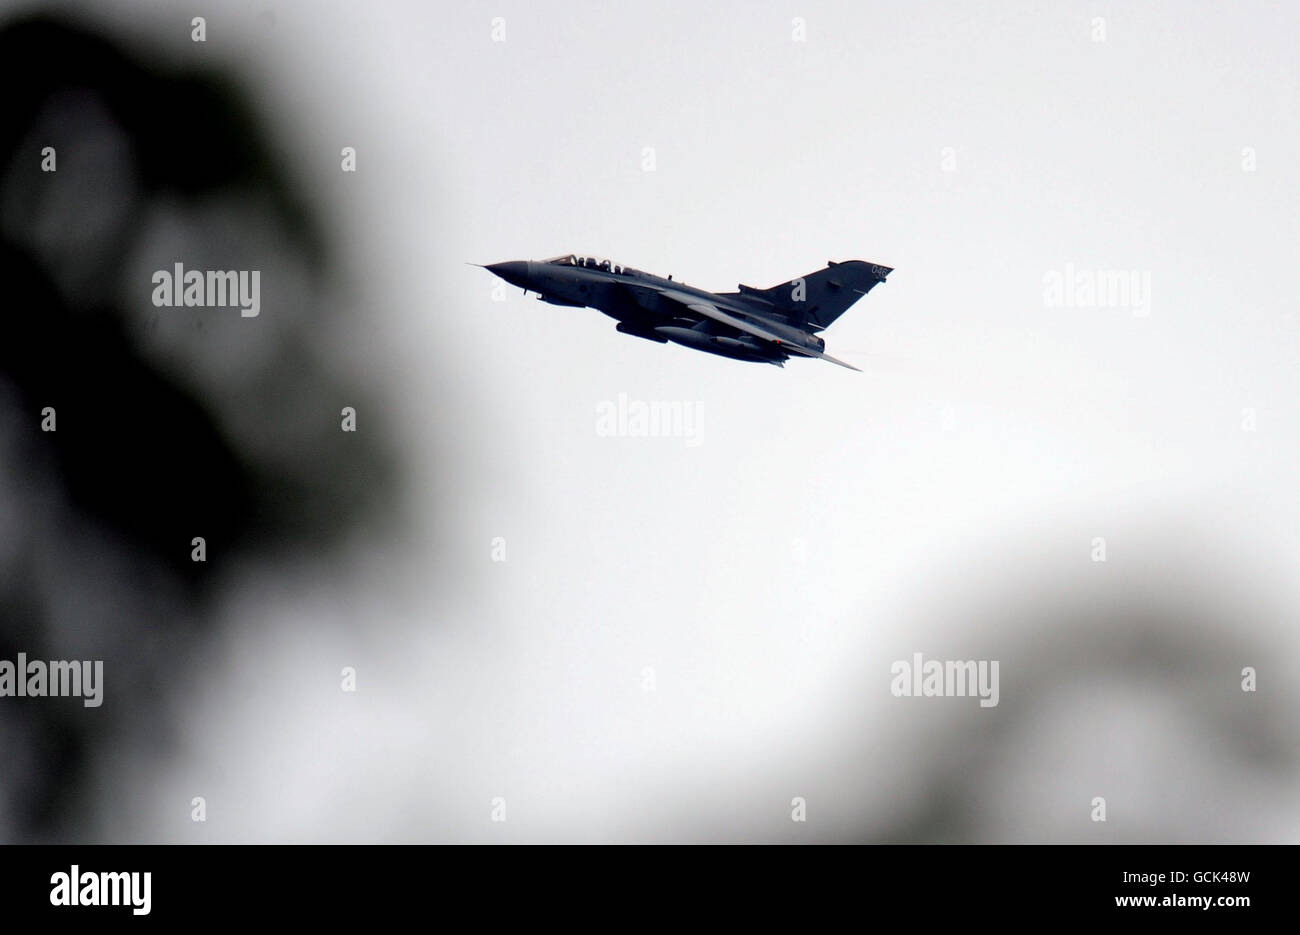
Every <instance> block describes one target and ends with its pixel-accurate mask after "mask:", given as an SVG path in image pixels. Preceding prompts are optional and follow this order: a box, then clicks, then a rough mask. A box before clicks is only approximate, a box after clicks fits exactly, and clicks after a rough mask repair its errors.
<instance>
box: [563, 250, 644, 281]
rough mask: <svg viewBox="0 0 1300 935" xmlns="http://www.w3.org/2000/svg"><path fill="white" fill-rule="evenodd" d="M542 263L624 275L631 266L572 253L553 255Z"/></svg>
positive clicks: (630, 269) (628, 271) (629, 271)
mask: <svg viewBox="0 0 1300 935" xmlns="http://www.w3.org/2000/svg"><path fill="white" fill-rule="evenodd" d="M542 262H543V263H549V264H551V265H552V266H580V267H584V268H586V269H599V270H604V271H605V272H607V273H617V274H618V275H620V276H621V275H626V274H628V273H631V272H632V267H630V266H622V265H620V264H618V263H614V262H611V261H610V260H606V259H603V258H601V257H596V256H577V255H575V254H572V253H566V254H564V255H563V256H553V257H551V258H550V259H549V260H543V261H542Z"/></svg>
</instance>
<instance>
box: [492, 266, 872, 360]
mask: <svg viewBox="0 0 1300 935" xmlns="http://www.w3.org/2000/svg"><path fill="white" fill-rule="evenodd" d="M474 265H477V264H474ZM483 268H484V269H487V270H489V271H491V272H492V273H495V274H496V275H497V276H500V277H501V278H502V279H504V280H505V281H506V282H508V283H510V284H512V285H515V286H519V287H520V288H522V289H523V290H524V294H525V295H527V294H528V293H529V292H535V293H537V298H539V299H540V300H542V301H543V302H549V303H550V304H552V305H566V306H571V307H574V308H587V307H590V308H595V309H597V310H599V311H601V312H603V313H604V314H606V315H608V316H609V317H610V318H613V319H615V320H616V321H618V324H617V325H616V326H615V330H616V331H621V332H622V333H623V334H631V335H635V336H636V337H638V338H646V339H647V340H650V341H657V342H659V343H660V344H666V343H667V342H669V341H672V342H674V343H675V344H682V345H685V346H686V347H691V348H695V349H696V350H698V351H706V352H708V353H710V354H719V355H721V356H723V357H731V358H734V359H736V360H749V361H756V362H759V363H766V364H775V365H776V366H778V367H781V366H784V365H785V361H787V360H789V359H790V358H791V357H794V356H798V357H816V358H820V359H821V360H828V361H830V362H831V363H833V364H839V365H840V366H841V367H848V368H849V369H850V370H858V368H857V367H854V366H853V365H852V364H846V363H845V362H844V361H842V360H836V359H835V358H834V357H832V356H830V355H829V354H827V353H826V352H825V348H826V342H825V341H824V340H822V339H821V338H820V337H818V336H817V335H816V333H815V332H818V331H821V330H823V329H825V328H827V327H829V326H830V325H831V323H832V322H834V321H835V319H837V318H839V317H840V316H841V315H843V314H844V313H845V311H847V310H848V308H849V306H851V305H852V304H853V303H854V302H856V301H857V300H858V299H860V298H862V297H863V296H864V295H866V294H867V293H868V292H870V291H871V289H872V287H873V286H875V285H876V284H877V283H882V282H884V281H885V277H886V276H888V275H889V274H890V273H891V272H893V269H892V268H891V267H888V266H878V265H876V264H875V263H866V262H864V261H862V260H846V261H844V262H842V263H836V262H833V261H832V262H830V263H828V264H827V265H826V268H825V269H820V270H818V271H817V272H815V273H809V274H808V275H807V276H803V277H800V278H799V279H792V280H791V281H790V282H785V283H782V284H781V285H779V286H773V287H772V288H770V289H755V288H754V287H753V286H745V285H741V286H740V287H739V289H740V291H739V292H722V293H714V292H705V291H704V290H703V289H696V288H695V287H694V286H688V285H686V284H685V283H681V282H674V281H673V278H672V276H669V277H668V278H667V279H663V278H661V277H659V276H655V275H653V274H651V273H643V272H641V270H637V269H633V268H632V267H630V266H621V265H619V264H617V263H611V262H610V261H609V260H602V259H598V258H596V257H590V256H577V255H575V254H566V255H565V256H557V257H552V258H551V259H549V260H540V261H533V260H510V261H507V262H504V263H492V264H490V265H487V266H484V267H483ZM859 372H860V371H859Z"/></svg>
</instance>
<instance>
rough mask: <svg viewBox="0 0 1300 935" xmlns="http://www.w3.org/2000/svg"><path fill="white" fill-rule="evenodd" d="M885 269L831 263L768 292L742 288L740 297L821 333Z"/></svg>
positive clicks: (856, 262)
mask: <svg viewBox="0 0 1300 935" xmlns="http://www.w3.org/2000/svg"><path fill="white" fill-rule="evenodd" d="M892 272H893V269H892V268H891V267H888V266H879V265H877V264H875V263H866V262H864V261H862V260H846V261H844V262H843V263H836V262H835V261H833V260H832V261H831V262H830V263H828V264H827V266H826V268H825V269H820V270H818V271H817V272H815V273H809V274H808V275H807V276H800V277H799V278H798V279H792V280H790V281H789V282H783V283H781V285H779V286H773V287H772V288H770V289H755V288H753V287H752V286H741V287H740V294H741V295H749V296H754V297H755V298H758V299H760V300H762V301H763V302H764V303H765V304H769V305H771V306H772V307H773V308H774V309H776V310H778V311H780V312H782V313H783V314H785V315H787V316H789V318H790V323H791V324H794V325H799V326H803V327H806V328H807V329H808V330H809V331H821V330H822V329H823V328H827V327H829V326H830V325H831V323H832V322H834V321H835V319H837V318H839V317H840V316H841V315H843V314H844V313H845V312H846V311H848V310H849V306H851V305H852V304H853V303H854V302H856V301H858V299H860V298H862V297H863V296H864V295H866V294H867V293H868V292H870V291H871V290H872V289H873V288H874V287H875V286H876V285H878V284H879V283H882V282H884V281H885V277H886V276H888V275H889V274H890V273H892Z"/></svg>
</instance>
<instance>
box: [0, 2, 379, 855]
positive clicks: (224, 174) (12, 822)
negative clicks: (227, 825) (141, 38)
mask: <svg viewBox="0 0 1300 935" xmlns="http://www.w3.org/2000/svg"><path fill="white" fill-rule="evenodd" d="M0 82H2V83H3V87H4V89H5V90H4V93H3V95H0V205H2V206H3V212H4V219H5V223H4V224H3V226H0V281H3V283H4V285H5V293H4V295H5V299H6V302H5V315H4V328H3V332H2V333H0V444H2V445H4V446H5V448H6V449H7V450H6V451H5V452H4V455H5V457H4V459H3V461H0V465H3V470H5V471H6V472H7V474H8V475H9V476H8V477H7V478H5V481H6V484H7V486H8V489H9V491H10V501H9V502H8V503H6V502H5V501H4V499H3V498H0V509H14V510H16V507H17V506H21V507H22V509H21V510H20V511H16V516H17V518H16V519H15V517H14V516H11V520H13V522H11V523H9V524H7V525H6V524H0V539H2V538H3V537H5V536H8V537H9V538H10V541H9V542H7V543H6V542H3V541H0V557H3V567H0V659H11V660H12V659H15V658H16V656H17V654H18V653H19V652H25V653H26V654H27V655H28V657H29V658H41V659H61V658H71V659H89V658H104V659H105V686H106V687H105V701H104V704H103V706H102V707H100V708H98V709H88V708H84V707H83V706H82V705H81V704H80V702H79V701H76V700H73V699H31V698H24V699H16V698H6V699H0V754H3V756H4V758H5V760H6V762H7V764H8V765H7V767H6V770H5V771H4V773H3V776H2V778H0V837H3V838H4V839H6V840H61V839H71V840H81V839H83V838H82V837H81V835H82V834H84V830H85V828H86V827H87V826H92V827H93V825H94V816H93V814H90V812H89V811H88V810H89V809H91V808H92V807H93V806H92V804H91V803H90V802H89V801H87V795H86V793H87V789H88V782H89V773H90V768H91V764H92V762H93V760H94V759H95V757H94V755H95V754H96V753H101V752H104V751H103V750H102V749H97V745H102V744H107V743H112V742H113V740H112V738H113V737H115V736H118V735H120V734H121V733H122V732H123V730H124V729H128V732H132V733H138V732H139V731H141V730H145V731H146V732H149V733H152V732H153V731H154V730H155V729H156V730H157V732H158V739H157V742H158V743H162V744H165V743H167V742H168V741H167V720H168V718H167V712H166V711H165V710H162V706H163V705H164V700H163V696H162V691H163V690H164V689H166V688H167V686H168V685H169V684H172V683H174V681H175V680H176V679H178V678H183V677H184V676H183V672H184V668H185V666H186V665H188V664H189V663H190V662H192V659H191V658H190V657H191V656H192V655H193V653H194V652H195V651H196V649H195V647H196V646H197V645H198V643H199V642H201V640H202V639H203V638H204V637H205V636H208V635H210V630H211V627H212V620H213V615H212V613H211V610H212V607H213V606H214V599H215V598H217V597H219V596H220V593H221V588H222V587H223V586H226V585H228V584H229V581H228V575H229V574H237V573H238V569H240V568H242V567H245V565H246V563H248V562H250V561H254V562H257V563H259V565H260V566H261V567H266V565H267V564H273V563H276V562H283V561H292V562H293V563H295V566H296V567H301V564H302V562H303V561H304V560H306V561H325V560H327V559H328V558H329V556H330V555H331V554H332V553H331V549H332V548H333V547H334V546H336V545H338V544H340V543H342V542H343V541H345V540H346V539H347V537H348V536H349V535H352V534H354V533H355V532H356V531H357V530H358V528H359V527H361V526H364V525H365V524H366V523H367V522H370V521H374V520H376V518H377V517H381V518H382V517H386V516H388V515H390V514H391V512H392V506H393V503H394V501H395V493H394V491H395V489H396V466H395V465H396V461H395V458H394V456H393V454H392V452H391V449H390V446H389V445H388V443H387V442H386V440H385V433H384V432H383V430H382V424H381V422H382V420H380V419H379V418H374V417H372V418H369V419H368V420H366V421H364V422H362V424H363V425H364V427H365V431H360V432H357V433H344V432H342V431H340V427H339V419H340V416H339V412H340V409H341V408H342V407H343V406H348V405H350V406H354V407H357V409H358V412H359V413H361V414H362V416H361V418H362V419H366V415H367V414H371V413H374V411H375V409H374V408H369V409H368V407H367V403H368V402H370V393H369V391H368V390H367V389H366V388H364V387H359V386H355V385H352V383H353V382H355V381H353V380H352V379H351V378H349V377H348V376H346V375H345V374H344V373H343V371H344V368H343V366H342V362H341V361H340V360H339V359H338V354H339V351H338V350H337V349H336V348H332V347H331V346H330V345H328V344H327V343H324V342H322V340H321V339H320V338H319V334H320V333H321V331H322V330H323V327H324V324H325V323H324V321H323V318H324V317H325V316H327V315H329V314H330V313H329V312H328V310H324V309H323V307H322V305H321V304H320V303H319V302H318V301H317V300H318V299H319V297H320V296H321V295H322V294H323V293H325V294H327V293H328V290H329V289H330V288H331V285H330V282H329V281H328V279H327V277H326V271H327V270H328V269H329V268H330V265H331V264H332V263H335V262H336V257H334V256H333V255H331V251H330V249H329V246H328V242H327V238H326V237H325V236H324V235H323V234H322V232H321V230H320V229H319V228H318V225H317V223H316V222H315V221H314V220H313V217H312V213H311V211H310V209H309V207H308V203H309V202H308V199H306V198H305V197H304V196H303V194H302V193H301V192H299V191H297V190H296V189H295V186H294V184H293V181H292V180H291V179H290V178H289V177H288V175H287V174H286V171H285V169H284V167H283V166H282V165H277V162H276V160H275V158H274V156H273V153H274V147H273V146H272V145H271V141H270V138H269V135H268V130H267V129H266V127H264V126H263V125H262V123H261V122H260V121H259V119H258V117H257V114H256V113H255V107H254V105H253V102H252V98H250V97H249V95H248V94H246V93H245V92H244V91H242V90H241V89H240V88H239V86H238V84H237V83H236V81H235V80H234V78H233V77H232V76H230V75H226V74H223V73H221V71H220V70H218V69H214V68H212V67H211V66H204V68H203V69H202V70H201V71H200V70H195V71H188V70H179V69H177V68H175V67H164V66H162V65H158V64H155V63H152V62H150V61H147V60H144V58H143V57H142V56H141V54H140V53H139V52H137V51H133V52H128V51H126V48H125V46H122V45H120V44H118V43H116V42H115V41H113V40H110V39H108V38H105V37H103V36H100V35H95V34H93V33H92V32H91V31H88V30H86V29H84V28H82V27H81V26H78V25H73V24H70V23H68V22H62V21H59V20H56V19H51V18H44V17H42V18H34V19H33V18H29V19H24V20H21V21H14V22H10V23H8V24H0ZM52 108H53V113H54V114H55V117H54V118H51V117H50V114H51V112H52V110H51V109H52ZM105 138H110V139H115V140H119V141H121V142H123V143H124V145H116V146H115V147H109V148H108V149H107V150H106V149H105V147H104V145H103V140H104V139H105ZM45 145H53V146H55V147H56V148H57V153H58V160H59V162H58V171H56V172H42V171H41V170H40V166H41V148H42V147H43V146H45ZM94 154H98V155H94ZM97 159H98V160H99V161H96V160H97ZM123 163H125V165H124V164H123ZM124 180H125V181H124ZM159 205H180V206H182V209H184V210H186V211H187V213H185V214H184V218H185V219H186V223H187V224H188V225H190V228H191V229H189V230H187V231H186V238H185V244H178V245H177V253H176V255H175V257H174V259H175V261H178V262H181V261H183V262H185V263H186V266H187V268H204V267H205V266H207V268H220V267H214V266H212V265H209V264H206V263H205V262H204V259H205V254H204V253H203V252H202V250H201V249H200V250H199V251H198V253H197V254H196V253H193V252H191V253H188V254H186V253H185V252H184V247H185V246H186V245H188V246H190V247H192V246H193V245H194V244H198V245H200V247H202V245H203V244H204V243H205V241H211V242H212V243H213V244H216V245H217V248H216V249H217V250H218V252H219V251H220V249H221V246H220V245H221V244H222V243H223V242H225V241H229V240H230V234H229V231H228V230H221V231H217V230H213V231H205V230H204V229H202V225H203V223H204V219H206V218H210V217H219V216H221V215H220V213H219V212H213V211H205V210H204V208H205V207H208V206H213V205H231V206H234V208H233V210H235V211H236V215H235V216H238V217H246V216H251V217H255V218H257V222H256V223H257V227H258V231H257V232H256V233H257V234H258V235H259V236H260V237H261V238H262V241H261V242H265V241H267V240H268V239H269V241H270V242H272V243H274V244H275V245H276V248H275V250H274V255H271V256H264V257H259V258H258V265H257V266H255V267H254V268H260V269H262V282H263V308H262V313H261V315H260V316H259V317H257V318H251V319H241V318H240V317H239V312H238V311H237V310H231V309H216V310H206V311H203V312H202V315H201V313H200V310H195V309H185V308H180V309H169V308H164V309H161V310H158V309H154V308H152V307H151V305H150V303H149V301H148V296H149V294H150V290H151V288H152V287H151V286H150V284H149V282H148V273H145V274H144V277H143V279H142V280H141V281H138V282H137V281H135V280H137V279H140V274H139V272H138V270H137V269H135V268H133V267H132V264H131V262H130V259H131V258H132V257H133V256H134V257H139V255H140V250H141V238H142V237H143V236H144V234H145V232H146V230H147V229H148V226H149V225H148V221H149V219H150V218H152V217H156V216H157V209H158V206H159ZM188 209H194V210H188ZM240 212H242V213H240ZM226 216H227V217H229V216H230V215H229V214H227V215H226ZM196 224H197V225H198V229H197V230H196V229H192V228H193V227H194V225H196ZM210 255H211V254H208V255H206V256H207V257H210ZM136 266H138V260H137V263H136ZM163 268H169V263H168V264H167V265H166V266H163ZM278 270H288V271H291V272H292V273H293V274H294V275H292V276H288V275H285V276H281V277H280V281H281V282H284V281H290V282H291V283H294V284H295V285H290V286H282V287H281V288H280V289H279V291H278V292H277V293H276V295H277V297H278V302H277V304H276V305H275V307H273V308H272V307H268V305H267V299H266V294H267V292H268V291H269V290H268V288H267V286H268V282H274V281H275V276H276V273H277V271H278ZM127 275H131V276H132V277H133V279H132V281H130V282H127V281H124V277H125V276H127ZM160 313H161V314H163V315H172V316H185V315H193V316H195V318H194V319H193V320H194V322H195V323H196V325H195V328H199V325H201V323H202V322H203V321H208V322H211V323H212V325H211V327H210V329H209V330H208V331H203V330H202V329H201V328H199V330H195V328H189V326H188V325H187V326H186V327H187V329H188V330H186V331H185V333H184V340H185V341H186V342H188V343H189V344H190V345H191V346H190V347H189V349H188V351H187V353H189V354H191V355H193V354H195V353H200V354H206V355H207V357H208V358H209V367H208V369H209V370H211V369H212V368H215V369H216V371H217V372H220V371H221V368H222V367H224V366H226V365H227V364H228V365H229V366H230V367H232V368H233V367H235V366H236V365H237V366H238V367H239V380H238V383H239V386H240V388H241V389H240V391H239V395H238V396H237V397H232V396H231V395H230V391H229V389H228V387H225V386H224V385H223V384H221V383H220V381H217V382H215V383H214V382H213V381H211V380H209V381H208V382H207V383H205V382H204V381H203V380H202V379H200V378H198V377H193V376H191V375H189V374H186V373H185V372H184V367H185V360H184V358H183V357H175V358H173V359H171V360H169V359H168V357H167V345H166V342H165V341H162V342H160V341H159V340H158V337H159V336H158V334H157V333H156V332H154V333H153V334H152V335H151V334H150V332H149V330H148V328H147V327H143V326H142V322H146V321H148V320H149V319H150V318H151V317H152V318H153V320H154V322H155V324H156V321H157V318H156V316H157V315H159V314H160ZM202 316H207V317H202ZM172 320H173V321H177V320H179V319H178V318H173V319H172ZM223 328H224V329H227V330H226V331H225V332H224V333H225V334H231V333H234V332H233V331H231V330H230V329H239V328H243V329H262V330H261V331H256V330H245V331H243V332H239V335H240V336H241V339H242V340H247V338H246V337H244V336H246V335H257V336H260V335H265V338H264V340H266V341H273V342H274V345H275V346H274V353H271V354H268V355H265V356H264V357H263V358H261V359H260V362H255V363H253V364H251V365H250V364H249V363H248V361H246V360H240V361H236V360H233V359H231V360H226V359H225V357H223V355H229V354H230V350H229V347H230V346H229V345H228V344H222V343H220V342H219V341H217V340H216V339H217V338H218V337H219V336H220V335H221V334H222V333H223V332H222V331H221V329H223ZM209 337H210V338H212V339H213V342H212V343H211V344H210V345H207V346H204V345H203V342H204V341H205V340H206V339H207V338H209ZM151 339H152V343H150V342H151ZM254 339H255V340H263V338H261V337H256V338H254ZM195 344H197V345H198V347H197V349H196V348H195V347H194V345H195ZM164 362H165V363H166V364H167V365H166V366H164V365H163V363H164ZM250 366H251V367H252V368H253V372H252V373H248V372H247V371H248V369H249V367H250ZM223 394H225V395H224V396H223ZM47 406H50V407H54V408H55V410H56V412H57V431H55V432H43V431H41V410H42V408H43V407H47ZM6 410H8V411H6ZM232 410H233V411H235V412H237V413H238V415H239V417H238V418H233V419H232V418H231V417H230V413H231V412H232ZM6 530H8V532H6ZM198 535H201V536H203V537H204V538H205V539H206V542H207V561H206V562H204V563H198V562H194V561H192V560H191V539H192V538H193V537H194V536H198ZM97 550H98V553H99V554H100V555H101V557H102V558H103V561H99V560H97V559H96V558H95V555H96V554H97ZM88 556H89V560H88ZM69 589H71V590H73V591H75V592H76V593H77V594H79V595H81V597H80V599H78V600H71V601H69V600H57V599H55V598H56V597H57V596H58V595H59V594H60V593H61V592H63V591H65V590H69ZM178 669H179V670H180V671H179V672H178ZM124 718H129V719H132V723H131V724H129V725H124V724H123V722H122V719H124ZM155 722H156V723H155ZM109 760H110V761H111V756H110V757H109ZM177 808H178V814H183V810H184V803H178V804H177Z"/></svg>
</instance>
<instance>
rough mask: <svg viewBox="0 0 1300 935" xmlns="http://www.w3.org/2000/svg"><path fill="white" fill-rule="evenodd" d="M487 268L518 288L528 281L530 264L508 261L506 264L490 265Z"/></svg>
mask: <svg viewBox="0 0 1300 935" xmlns="http://www.w3.org/2000/svg"><path fill="white" fill-rule="evenodd" d="M487 268H488V269H489V270H490V271H491V272H493V273H496V274H497V275H498V276H500V277H501V278H502V279H504V280H505V281H506V282H508V283H511V284H513V285H516V286H520V285H523V284H524V282H525V281H526V280H527V279H528V263H527V261H526V260H508V261H506V262H505V263H490V264H488V267H487Z"/></svg>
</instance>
